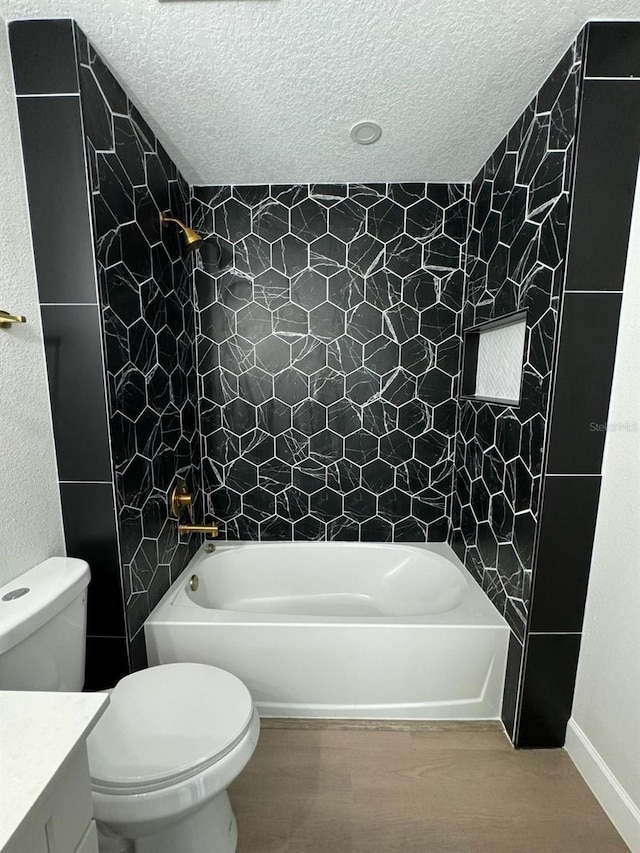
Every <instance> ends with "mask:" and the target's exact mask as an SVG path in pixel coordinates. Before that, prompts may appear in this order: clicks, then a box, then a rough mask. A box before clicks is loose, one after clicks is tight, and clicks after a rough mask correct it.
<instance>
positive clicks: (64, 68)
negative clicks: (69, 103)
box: [9, 18, 78, 95]
mask: <svg viewBox="0 0 640 853" xmlns="http://www.w3.org/2000/svg"><path fill="white" fill-rule="evenodd" d="M9 42H10V45H11V60H12V64H13V77H14V80H15V84H16V94H18V95H55V94H64V95H69V94H72V93H75V92H77V91H78V72H77V68H76V54H75V45H74V39H73V21H71V20H70V19H61V18H58V19H48V20H32V21H11V22H10V23H9Z"/></svg>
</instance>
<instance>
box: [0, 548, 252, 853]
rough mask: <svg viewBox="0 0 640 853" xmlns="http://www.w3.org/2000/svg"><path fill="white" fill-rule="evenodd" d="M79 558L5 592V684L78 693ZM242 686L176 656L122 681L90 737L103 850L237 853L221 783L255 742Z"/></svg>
mask: <svg viewBox="0 0 640 853" xmlns="http://www.w3.org/2000/svg"><path fill="white" fill-rule="evenodd" d="M89 577H90V574H89V567H88V565H87V564H86V563H85V562H83V561H82V560H74V559H67V558H60V557H54V558H52V559H50V560H46V561H45V562H44V563H41V564H40V565H38V566H36V567H35V568H34V569H31V571H29V572H26V573H25V574H23V575H21V576H20V577H19V578H17V579H16V580H15V581H13V582H11V583H9V584H7V585H6V586H4V587H2V588H0V689H1V690H51V691H58V690H60V691H67V692H73V691H80V690H81V689H82V685H83V680H84V662H85V658H84V646H85V643H84V638H85V631H86V607H87V595H86V588H87V585H88V583H89ZM259 732H260V722H259V718H258V714H257V712H256V710H255V708H254V707H253V702H252V700H251V695H250V694H249V691H248V690H247V688H246V687H245V686H244V684H243V683H242V682H241V681H240V680H239V679H238V678H236V677H235V676H234V675H231V674H230V673H228V672H225V671H224V670H221V669H218V668H217V667H213V666H205V665H204V664H195V663H174V664H167V665H163V666H156V667H152V668H150V669H146V670H142V671H140V672H135V673H133V674H132V675H128V676H126V678H123V679H122V680H121V681H120V682H119V683H118V684H117V685H116V687H115V688H114V690H113V691H112V693H111V701H110V704H109V706H108V707H107V709H106V711H105V712H104V714H103V716H102V717H101V718H100V720H99V721H98V723H97V725H96V727H95V728H94V730H93V731H92V732H91V734H90V735H89V738H88V740H87V746H88V752H89V769H90V772H91V786H92V793H93V804H94V814H95V817H96V820H97V821H98V823H99V827H100V836H101V837H100V848H101V851H104V853H107V852H108V853H111V851H113V853H233V851H234V850H235V849H236V840H237V828H236V821H235V817H234V815H233V811H232V810H231V804H230V802H229V797H228V795H227V791H226V789H227V787H228V786H229V784H230V783H231V782H232V781H233V780H234V779H235V778H236V776H238V774H239V773H241V772H242V770H243V769H244V767H245V766H246V764H247V762H248V761H249V759H250V758H251V756H252V754H253V751H254V749H255V747H256V744H257V742H258V735H259Z"/></svg>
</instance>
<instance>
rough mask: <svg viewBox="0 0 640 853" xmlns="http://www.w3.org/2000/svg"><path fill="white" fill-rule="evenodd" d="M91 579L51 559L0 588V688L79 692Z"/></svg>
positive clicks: (66, 561) (73, 565)
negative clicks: (88, 591)
mask: <svg viewBox="0 0 640 853" xmlns="http://www.w3.org/2000/svg"><path fill="white" fill-rule="evenodd" d="M90 576H91V575H90V572H89V566H88V565H87V563H85V562H84V560H76V559H71V558H67V557H52V558H51V559H49V560H45V561H44V563H39V564H38V565H37V566H35V568H33V569H30V570H29V571H28V572H25V574H23V575H20V577H18V578H15V580H13V581H11V582H10V583H8V584H6V585H5V586H3V587H0V690H50V691H64V692H76V691H80V690H82V687H83V684H84V663H85V645H86V643H85V635H86V625H87V585H88V584H89V579H90Z"/></svg>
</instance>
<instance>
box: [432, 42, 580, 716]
mask: <svg viewBox="0 0 640 853" xmlns="http://www.w3.org/2000/svg"><path fill="white" fill-rule="evenodd" d="M582 48H583V34H581V35H580V36H579V37H578V39H577V40H576V41H575V42H574V44H573V45H571V47H570V48H569V50H568V51H567V52H566V53H565V55H564V56H563V57H562V59H561V60H560V62H559V63H558V65H557V67H556V68H555V69H554V71H553V72H552V73H551V75H550V76H549V78H548V79H547V81H546V82H545V83H544V85H543V86H542V88H541V90H540V92H539V93H538V95H537V96H536V98H534V100H533V101H532V102H531V104H529V106H528V107H527V109H526V110H525V111H524V112H523V114H522V115H521V116H520V118H519V119H518V121H517V122H516V123H515V125H514V127H513V128H512V129H511V131H510V132H509V134H508V135H507V137H506V138H505V139H504V140H503V141H502V142H501V143H500V145H498V147H497V148H496V150H495V151H494V153H493V154H492V156H491V157H490V158H489V160H488V161H487V163H486V164H485V165H484V167H483V168H482V169H481V171H480V172H479V174H478V175H477V176H476V178H475V179H474V181H473V182H472V185H471V191H470V214H469V230H468V237H467V240H466V243H465V256H466V261H465V273H466V293H465V302H464V304H463V306H462V312H461V314H462V321H463V327H464V328H465V329H467V330H471V329H473V327H475V326H477V325H478V324H480V323H484V322H486V321H490V320H495V319H499V318H503V317H504V316H505V315H508V314H512V313H515V312H519V311H525V310H526V322H527V330H526V346H525V362H524V365H523V371H522V374H523V380H522V389H521V397H520V402H519V405H517V406H506V405H496V404H488V403H483V402H481V401H477V400H474V399H472V398H471V399H469V397H472V395H473V392H474V390H475V388H474V386H475V361H476V356H477V340H474V337H473V335H474V333H473V332H471V331H468V332H467V334H466V336H465V337H466V341H465V364H464V365H463V376H462V399H461V400H460V401H459V417H458V434H457V436H456V444H457V452H456V459H455V466H454V467H455V471H454V491H453V500H452V501H451V506H452V509H453V511H452V519H451V524H452V530H451V533H450V536H449V539H450V542H451V543H452V545H454V546H455V548H456V553H458V554H459V556H460V557H461V559H462V560H463V561H464V563H465V565H466V566H467V568H468V569H469V571H470V572H471V573H472V574H473V575H474V577H477V578H478V580H480V581H481V582H482V585H483V589H484V591H485V593H486V594H487V595H488V597H489V598H490V599H491V600H492V601H493V603H494V605H495V606H496V607H497V608H498V609H499V610H500V612H501V613H503V614H504V616H505V618H506V620H507V622H508V623H509V625H510V627H511V628H512V631H513V632H514V634H515V636H516V637H517V639H518V640H519V641H520V642H521V641H523V639H524V637H525V633H526V631H525V628H526V620H527V611H528V606H529V596H530V583H531V570H532V561H533V549H534V542H535V536H536V530H537V525H538V503H539V478H540V474H541V467H542V449H543V446H544V441H545V436H546V414H547V404H548V399H549V389H550V386H551V378H552V354H553V350H554V345H555V340H556V333H557V304H556V302H555V301H554V299H555V297H556V295H557V293H556V292H555V291H554V280H557V281H560V280H561V278H562V274H563V272H564V260H565V254H566V243H567V230H568V229H567V222H568V215H567V211H568V192H567V186H568V183H567V175H570V174H571V172H572V167H573V140H574V138H575V132H576V120H577V113H578V100H579V94H580V82H581V77H582ZM420 385H422V382H420ZM417 441H419V439H418V440H417ZM514 642H515V640H514ZM512 698H513V697H512ZM513 701H515V699H514V698H513ZM505 707H507V706H505ZM514 713H515V711H514V710H513V708H512V709H511V710H510V711H509V714H510V725H511V724H512V720H513V714H514Z"/></svg>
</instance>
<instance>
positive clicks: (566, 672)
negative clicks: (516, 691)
mask: <svg viewBox="0 0 640 853" xmlns="http://www.w3.org/2000/svg"><path fill="white" fill-rule="evenodd" d="M579 651H580V634H529V637H528V641H527V652H526V662H525V668H524V674H523V680H522V687H521V704H520V717H519V722H518V727H517V733H516V740H515V745H516V746H517V747H521V748H528V749H544V748H546V749H550V748H551V749H557V748H560V747H562V746H564V739H565V733H566V728H567V721H568V720H569V717H570V716H571V705H572V702H573V689H574V684H575V677H576V669H577V666H578V653H579Z"/></svg>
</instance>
